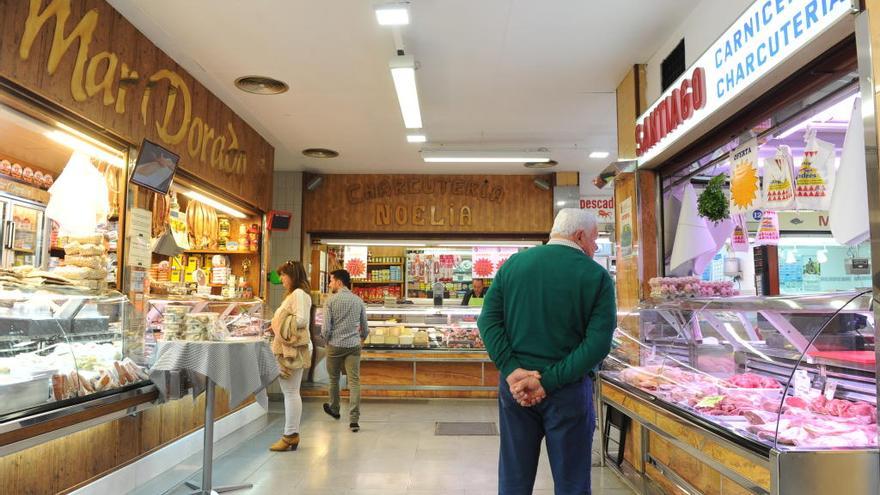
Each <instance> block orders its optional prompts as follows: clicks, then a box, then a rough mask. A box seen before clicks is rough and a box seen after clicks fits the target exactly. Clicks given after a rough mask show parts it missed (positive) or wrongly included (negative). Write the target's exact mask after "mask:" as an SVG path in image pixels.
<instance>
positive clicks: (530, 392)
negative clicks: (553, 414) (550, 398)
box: [507, 368, 547, 407]
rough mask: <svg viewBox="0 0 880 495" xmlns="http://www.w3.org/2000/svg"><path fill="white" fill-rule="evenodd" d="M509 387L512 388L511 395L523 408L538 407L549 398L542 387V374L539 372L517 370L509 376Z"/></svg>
mask: <svg viewBox="0 0 880 495" xmlns="http://www.w3.org/2000/svg"><path fill="white" fill-rule="evenodd" d="M507 385H508V386H509V387H510V395H512V396H513V399H514V400H515V401H517V402H518V403H519V405H521V406H522V407H532V406H535V405H538V404H540V403H541V401H542V400H544V399H545V398H546V397H547V392H546V391H544V387H543V386H542V385H541V374H540V373H538V372H537V371H529V370H524V369H522V368H517V369H515V370H513V373H511V374H510V375H508V376H507Z"/></svg>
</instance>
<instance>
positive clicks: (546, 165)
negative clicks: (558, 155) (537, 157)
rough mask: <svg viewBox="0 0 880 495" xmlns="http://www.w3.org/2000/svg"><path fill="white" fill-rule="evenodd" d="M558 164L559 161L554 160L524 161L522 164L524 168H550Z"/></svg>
mask: <svg viewBox="0 0 880 495" xmlns="http://www.w3.org/2000/svg"><path fill="white" fill-rule="evenodd" d="M557 165H559V162H557V161H556V160H548V161H546V162H526V163H524V164H523V166H524V167H525V168H531V169H535V168H551V167H555V166H557Z"/></svg>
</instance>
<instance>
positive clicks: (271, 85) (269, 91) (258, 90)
mask: <svg viewBox="0 0 880 495" xmlns="http://www.w3.org/2000/svg"><path fill="white" fill-rule="evenodd" d="M235 87H236V88H238V89H240V90H242V91H244V92H246V93H252V94H255V95H277V94H281V93H285V92H287V90H288V89H290V86H288V85H287V83H286V82H284V81H279V80H278V79H272V78H271V77H265V76H244V77H239V78H238V79H236V80H235Z"/></svg>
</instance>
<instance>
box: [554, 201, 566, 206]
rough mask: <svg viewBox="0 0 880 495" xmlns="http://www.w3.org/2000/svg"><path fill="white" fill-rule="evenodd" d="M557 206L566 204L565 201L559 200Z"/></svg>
mask: <svg viewBox="0 0 880 495" xmlns="http://www.w3.org/2000/svg"><path fill="white" fill-rule="evenodd" d="M556 206H565V201H557V202H556Z"/></svg>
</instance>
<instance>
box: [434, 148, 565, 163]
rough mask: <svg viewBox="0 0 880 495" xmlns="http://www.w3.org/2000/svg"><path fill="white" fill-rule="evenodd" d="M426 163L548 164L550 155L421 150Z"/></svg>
mask: <svg viewBox="0 0 880 495" xmlns="http://www.w3.org/2000/svg"><path fill="white" fill-rule="evenodd" d="M422 160H424V161H425V162H427V163H528V162H544V163H546V162H549V161H550V153H547V152H530V151H444V150H422Z"/></svg>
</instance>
